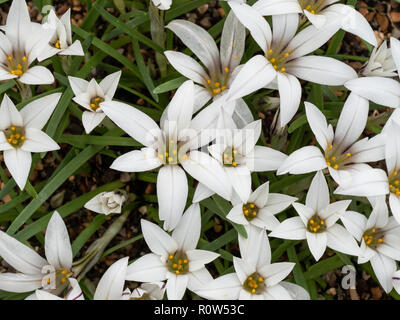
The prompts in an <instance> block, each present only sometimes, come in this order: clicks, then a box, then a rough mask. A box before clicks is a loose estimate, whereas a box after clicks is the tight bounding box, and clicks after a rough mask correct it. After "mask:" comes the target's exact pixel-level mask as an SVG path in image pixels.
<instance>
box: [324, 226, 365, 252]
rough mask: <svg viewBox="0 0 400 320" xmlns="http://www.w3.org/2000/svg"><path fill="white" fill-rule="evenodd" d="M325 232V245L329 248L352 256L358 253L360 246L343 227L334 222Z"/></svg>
mask: <svg viewBox="0 0 400 320" xmlns="http://www.w3.org/2000/svg"><path fill="white" fill-rule="evenodd" d="M326 232H327V236H328V242H327V246H328V247H329V248H331V249H333V250H336V251H339V252H342V253H345V254H350V255H352V256H359V255H360V253H361V252H360V248H359V247H358V245H357V242H356V240H355V239H354V238H353V237H352V235H351V234H350V232H349V231H347V230H346V229H345V228H344V227H342V226H341V225H338V224H335V225H333V226H332V227H329V228H328V229H327V231H326Z"/></svg>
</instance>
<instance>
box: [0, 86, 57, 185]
mask: <svg viewBox="0 0 400 320" xmlns="http://www.w3.org/2000/svg"><path fill="white" fill-rule="evenodd" d="M60 97H61V93H54V94H50V95H47V96H45V97H43V98H40V99H37V100H35V101H33V102H31V103H29V104H27V105H26V106H25V107H24V108H23V109H22V110H21V111H18V110H17V108H16V107H15V105H14V103H13V102H12V101H11V100H10V98H9V97H8V96H7V95H4V98H3V101H2V103H1V106H0V151H3V152H4V162H5V163H6V166H7V168H8V170H9V171H10V173H11V175H12V176H13V178H14V180H15V182H16V183H17V185H18V186H19V188H20V189H21V190H22V189H24V187H25V184H26V181H27V179H28V176H29V171H30V169H31V163H32V156H31V152H46V151H52V150H58V149H59V148H60V147H59V146H58V144H57V143H56V142H55V141H54V140H53V139H51V138H50V137H49V136H48V135H47V134H45V133H44V132H43V131H41V130H42V128H43V127H44V126H45V124H46V123H47V121H48V120H49V118H50V116H51V114H52V113H53V111H54V108H55V107H56V105H57V103H58V100H59V99H60Z"/></svg>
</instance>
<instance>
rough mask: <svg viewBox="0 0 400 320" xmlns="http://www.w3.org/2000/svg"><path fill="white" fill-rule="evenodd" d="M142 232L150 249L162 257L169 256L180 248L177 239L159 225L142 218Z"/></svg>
mask: <svg viewBox="0 0 400 320" xmlns="http://www.w3.org/2000/svg"><path fill="white" fill-rule="evenodd" d="M140 222H141V225H142V232H143V237H144V240H145V241H146V243H147V245H148V247H149V248H150V250H151V251H152V252H154V253H156V254H158V255H159V256H161V257H167V256H168V255H169V254H171V253H175V251H176V250H177V249H178V244H177V243H176V241H175V240H174V239H173V238H172V237H171V236H170V235H169V234H168V233H166V232H165V231H164V230H162V229H161V228H160V227H159V226H158V225H156V224H154V223H151V222H149V221H147V220H144V219H142V220H141V221H140Z"/></svg>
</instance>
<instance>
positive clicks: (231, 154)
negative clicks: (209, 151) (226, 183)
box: [222, 147, 239, 167]
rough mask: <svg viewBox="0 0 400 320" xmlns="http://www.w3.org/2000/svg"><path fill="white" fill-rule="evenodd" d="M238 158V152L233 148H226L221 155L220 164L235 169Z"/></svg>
mask: <svg viewBox="0 0 400 320" xmlns="http://www.w3.org/2000/svg"><path fill="white" fill-rule="evenodd" d="M238 157H239V154H238V151H237V150H236V149H234V148H231V147H228V148H226V149H225V151H224V152H223V153H222V164H223V165H224V166H226V167H237V165H238Z"/></svg>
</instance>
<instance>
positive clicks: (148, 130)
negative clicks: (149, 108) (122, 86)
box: [101, 101, 160, 146]
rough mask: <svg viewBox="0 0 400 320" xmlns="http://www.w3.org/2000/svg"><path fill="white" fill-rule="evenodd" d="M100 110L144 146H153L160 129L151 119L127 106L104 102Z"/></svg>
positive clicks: (119, 103) (114, 102)
mask: <svg viewBox="0 0 400 320" xmlns="http://www.w3.org/2000/svg"><path fill="white" fill-rule="evenodd" d="M101 109H102V110H103V111H104V113H105V114H106V115H107V116H108V117H109V118H110V119H111V120H112V121H114V122H115V123H116V125H117V126H118V127H120V128H121V129H122V130H124V131H125V132H126V133H127V134H129V135H130V136H131V137H132V138H133V139H135V140H136V141H138V142H140V143H141V144H143V145H145V146H150V145H151V144H153V143H154V141H155V138H156V137H158V135H159V133H160V128H159V127H158V125H157V123H156V122H155V121H154V120H153V119H152V118H150V117H149V116H148V115H147V114H145V113H143V112H142V111H139V110H138V109H136V108H134V107H131V106H130V105H128V104H125V103H122V102H116V101H105V102H102V104H101Z"/></svg>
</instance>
